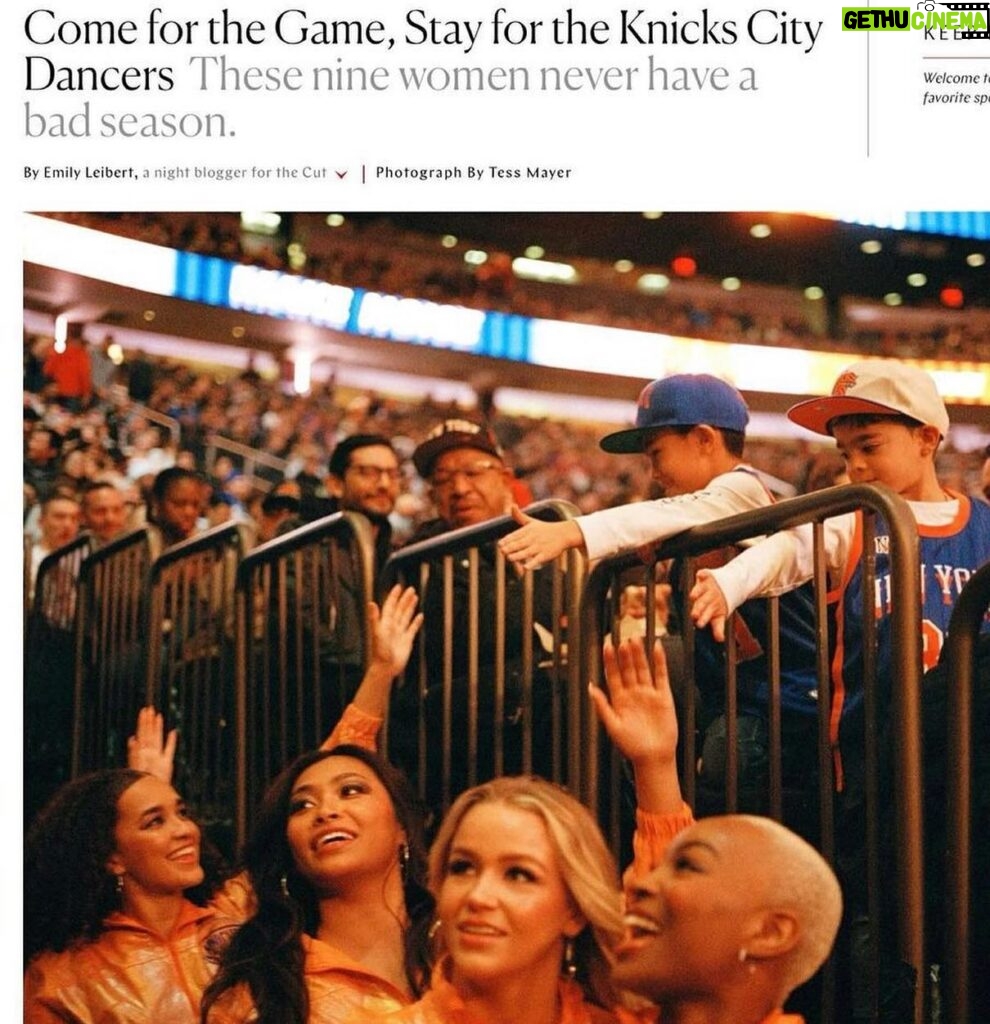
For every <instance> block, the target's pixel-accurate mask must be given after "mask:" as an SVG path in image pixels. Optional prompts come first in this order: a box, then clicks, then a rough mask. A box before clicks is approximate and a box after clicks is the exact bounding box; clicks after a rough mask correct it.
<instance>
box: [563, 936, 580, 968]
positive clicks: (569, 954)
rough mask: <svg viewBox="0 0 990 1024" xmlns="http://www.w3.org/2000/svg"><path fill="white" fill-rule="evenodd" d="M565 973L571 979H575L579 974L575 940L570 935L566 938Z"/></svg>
mask: <svg viewBox="0 0 990 1024" xmlns="http://www.w3.org/2000/svg"><path fill="white" fill-rule="evenodd" d="M564 974H565V975H566V977H567V978H569V979H573V978H574V976H575V975H576V974H577V964H576V963H575V962H574V940H573V939H572V938H571V937H570V936H569V935H568V936H567V938H566V939H564Z"/></svg>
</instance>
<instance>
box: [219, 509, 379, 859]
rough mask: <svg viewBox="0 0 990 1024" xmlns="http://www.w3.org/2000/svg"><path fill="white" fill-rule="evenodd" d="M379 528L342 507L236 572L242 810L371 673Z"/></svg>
mask: <svg viewBox="0 0 990 1024" xmlns="http://www.w3.org/2000/svg"><path fill="white" fill-rule="evenodd" d="M373 582H374V537H373V534H372V529H371V524H370V523H369V522H368V520H367V519H365V517H364V516H362V515H358V514H356V513H353V512H338V513H336V514H335V515H332V516H328V517H326V518H324V519H320V520H317V521H316V522H313V523H310V524H308V525H306V526H303V527H300V528H299V529H297V530H293V531H292V532H291V533H287V534H285V535H284V536H282V537H277V538H276V539H274V540H271V541H268V543H266V544H262V545H261V546H259V547H257V548H256V549H255V550H254V551H252V552H251V553H250V554H249V555H248V556H247V557H246V558H245V559H244V561H243V562H242V563H241V565H240V566H239V568H238V571H237V590H236V614H237V662H236V678H237V711H236V721H237V775H236V778H237V786H236V788H237V810H236V816H235V817H236V831H237V835H238V838H239V840H241V839H243V838H244V836H245V834H246V830H247V826H248V818H249V809H253V808H255V807H257V806H258V804H259V803H260V800H261V796H262V794H263V793H264V790H265V787H266V786H267V784H268V783H269V782H270V781H271V779H272V778H273V777H274V776H275V775H276V774H277V773H278V772H279V771H281V769H282V768H283V767H284V766H285V765H286V764H287V763H288V762H289V761H290V760H292V758H293V757H295V756H296V755H297V754H301V753H303V752H304V751H306V750H310V749H312V748H314V747H317V746H319V744H320V742H321V741H322V740H323V739H324V737H325V736H326V735H327V734H328V733H329V732H330V730H331V728H332V726H333V725H334V723H335V722H336V720H337V718H338V717H339V715H340V713H341V711H342V710H343V708H344V706H345V705H346V704H347V703H348V702H349V701H350V699H351V697H352V696H353V692H354V690H355V689H356V687H357V684H358V682H359V681H360V678H361V676H362V675H363V673H364V666H365V664H366V663H367V659H368V657H369V653H370V652H369V645H368V618H367V607H368V602H369V601H370V600H371V599H372V596H373Z"/></svg>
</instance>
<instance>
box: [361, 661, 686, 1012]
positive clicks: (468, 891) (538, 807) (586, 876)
mask: <svg viewBox="0 0 990 1024" xmlns="http://www.w3.org/2000/svg"><path fill="white" fill-rule="evenodd" d="M638 652H639V655H638V656H639V657H641V658H642V659H643V664H644V666H645V655H644V654H643V650H642V644H641V642H640V643H639V647H638ZM631 656H632V648H630V647H628V646H627V645H621V646H620V648H619V650H618V651H615V650H613V649H612V647H611V645H607V646H606V650H605V664H606V672H607V674H608V678H609V691H610V698H611V700H609V699H608V698H606V697H605V695H604V694H603V693H602V692H601V691H598V690H596V689H595V690H593V691H592V696H593V700H594V701H595V704H596V707H597V708H598V710H599V713H600V714H601V716H602V719H603V721H604V722H605V725H606V728H607V729H608V731H609V734H610V735H611V737H612V739H613V741H614V742H615V743H616V744H617V746H618V747H619V749H620V750H621V751H622V753H623V754H624V755H625V756H626V757H627V758H628V759H629V760H630V761H631V762H632V764H633V768H634V771H635V774H636V788H637V799H638V800H639V801H640V809H639V817H638V825H639V832H638V837H637V856H638V858H639V861H640V865H641V868H642V869H643V870H646V869H648V868H649V867H652V866H653V865H654V864H655V863H657V862H658V860H659V855H660V853H661V852H662V849H663V847H664V846H666V844H667V842H669V840H670V839H671V838H672V837H673V836H674V835H675V834H676V833H677V832H678V831H680V830H681V829H682V828H684V827H685V826H686V825H687V824H689V823H690V821H691V820H692V819H691V815H690V811H689V810H688V809H687V808H686V807H685V805H684V804H683V802H682V801H681V796H680V788H679V785H678V783H677V773H676V762H675V750H676V746H677V726H676V718H675V716H674V713H673V703H672V700H671V696H670V689H669V686H668V684H667V677H666V666H665V664H664V661H663V652H662V649H661V648H659V647H658V648H657V651H656V654H655V656H654V675H655V681H654V679H651V678H650V674H649V672H646V673H645V675H641V676H637V677H633V676H630V675H629V674H628V673H626V674H625V677H623V674H622V673H621V672H620V671H619V668H618V666H619V663H620V662H622V663H623V664H625V663H627V662H628V661H629V658H630V657H631ZM624 678H626V679H628V682H629V685H625V684H624V681H623V680H624ZM429 882H430V888H431V890H432V892H433V894H434V897H435V898H436V901H437V924H436V939H437V941H438V943H439V948H440V950H441V956H440V959H439V960H438V963H437V965H436V967H435V968H434V971H433V977H432V980H431V987H430V990H429V991H428V992H427V993H426V995H425V996H424V997H423V998H422V999H420V1000H419V1001H418V1002H416V1003H414V1004H412V1005H411V1006H408V1007H404V1008H403V1009H401V1010H399V1011H397V1012H395V1013H392V1014H388V1015H385V1016H384V1020H386V1021H388V1022H390V1024H501V1022H505V1021H512V1022H513V1024H608V1022H612V1021H616V1020H619V1019H621V1018H622V1016H624V1015H625V1014H626V1013H628V1012H629V1010H628V1008H627V1007H624V1005H623V1004H624V1003H625V1002H626V1001H625V1000H623V998H622V997H621V996H620V993H618V992H617V991H616V990H615V988H614V987H613V984H612V982H611V980H610V972H611V968H612V964H613V960H614V950H615V948H616V947H617V946H618V944H619V942H620V939H621V936H622V932H623V924H622V905H621V897H620V894H619V878H618V873H617V871H616V867H615V863H614V861H613V859H612V856H611V854H610V853H609V851H608V848H607V846H606V844H605V841H604V839H603V837H602V835H601V831H600V829H599V828H598V825H597V824H596V822H595V820H594V818H593V817H592V815H591V814H590V813H589V812H588V810H587V809H586V808H585V807H584V806H582V805H581V804H580V803H579V802H578V801H577V800H576V799H575V798H574V797H573V796H571V795H570V794H569V793H567V792H566V791H565V790H564V789H562V788H560V787H559V786H556V785H554V784H552V783H549V782H546V781H545V780H543V779H538V778H533V777H527V776H523V777H512V778H501V779H495V780H493V781H491V782H488V783H484V784H482V785H480V786H475V787H474V788H473V789H470V790H467V791H466V792H465V793H462V794H461V796H460V797H458V799H457V800H456V801H455V802H454V804H453V806H452V807H451V808H450V810H449V811H448V813H447V815H446V817H445V819H444V822H443V824H442V825H441V828H440V831H439V833H438V835H437V838H436V840H435V842H434V844H433V847H432V849H431V851H430V871H429ZM358 1019H360V1020H365V1021H371V1020H375V1019H376V1018H375V1017H374V1016H367V1015H365V1016H363V1017H360V1018H358ZM377 1019H382V1018H380V1017H379V1018H377Z"/></svg>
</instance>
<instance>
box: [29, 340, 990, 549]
mask: <svg viewBox="0 0 990 1024" xmlns="http://www.w3.org/2000/svg"><path fill="white" fill-rule="evenodd" d="M50 345H51V341H50V339H43V338H38V337H30V338H26V339H25V357H26V358H25V381H24V387H25V390H24V420H23V429H24V438H23V441H24V453H25V454H24V497H25V523H26V529H27V531H28V534H29V536H30V538H31V539H32V540H33V539H36V537H37V536H38V532H39V527H38V521H39V518H40V511H41V503H42V502H43V500H44V499H45V498H46V497H47V496H49V495H51V494H60V495H65V496H68V497H70V498H75V499H77V500H78V499H79V498H80V497H81V496H82V494H83V492H84V490H85V489H86V487H87V486H88V485H89V484H90V483H91V482H92V481H94V480H101V481H107V480H108V481H110V482H111V483H113V484H114V485H115V486H116V487H117V488H118V489H119V491H120V492H121V494H122V495H123V498H124V502H125V506H126V510H127V514H128V523H129V524H130V525H139V524H140V523H141V522H143V515H144V509H145V507H146V505H147V499H148V496H149V493H150V488H151V484H152V482H153V480H154V479H155V476H156V475H157V474H158V473H160V472H161V471H162V470H163V469H166V468H168V467H170V466H179V467H181V468H184V469H189V470H196V471H198V472H200V473H201V474H202V476H203V477H204V479H205V480H206V481H208V483H209V486H210V488H211V491H210V495H209V498H208V500H207V501H205V502H204V516H205V515H206V514H207V513H206V511H205V509H207V508H208V510H209V521H210V522H211V523H214V522H221V521H224V520H225V519H228V518H231V517H233V518H243V519H248V518H250V517H252V515H253V516H255V517H257V516H258V515H259V514H260V501H261V498H262V496H263V495H264V493H266V492H267V491H269V490H271V488H272V487H273V486H274V485H275V484H277V483H278V482H279V480H280V479H282V478H283V477H286V478H291V479H294V480H296V481H297V482H298V484H299V486H300V488H301V489H302V490H303V492H305V493H309V494H312V495H316V496H323V494H324V488H325V487H326V480H327V474H328V459H329V456H330V454H331V453H332V451H333V450H334V448H335V447H336V446H337V444H338V443H339V442H340V441H341V440H343V439H344V438H346V437H349V436H352V435H355V434H380V435H383V436H385V437H388V438H391V439H392V441H393V445H394V447H395V450H396V452H397V453H398V454H399V456H400V458H402V459H403V460H404V461H403V474H404V478H403V481H402V484H401V487H400V496H399V499H398V501H397V504H396V509H395V512H394V513H393V519H394V525H395V529H396V540H397V541H402V540H403V539H405V538H406V537H408V536H409V535H411V533H412V532H413V531H414V530H415V529H416V527H417V526H419V524H421V523H422V522H423V521H425V520H426V519H428V518H430V517H431V516H432V515H433V514H435V510H434V509H433V508H432V506H431V502H430V499H429V495H428V488H427V486H426V484H425V482H424V481H422V480H421V479H420V478H419V477H418V476H417V475H416V474H415V472H414V471H413V468H412V465H411V464H410V462H409V461H408V457H409V456H410V455H411V453H412V451H413V449H414V448H415V446H416V445H417V444H418V443H419V442H420V441H421V440H422V439H423V438H424V437H425V436H426V434H427V432H428V431H429V430H430V429H431V428H432V427H433V426H434V425H435V424H436V422H437V421H438V420H440V419H443V418H445V417H448V416H451V415H453V416H463V415H464V413H465V410H463V409H460V408H457V407H455V406H453V405H451V404H449V403H441V402H436V401H434V400H432V399H430V398H424V397H421V396H419V397H397V396H394V395H384V394H376V393H355V392H352V391H346V390H344V389H339V388H336V387H335V386H334V384H333V382H332V381H331V382H329V383H326V384H316V385H315V386H314V388H313V390H312V391H311V392H310V393H309V394H307V395H292V394H288V393H286V390H285V387H284V385H282V384H281V383H280V382H278V381H269V380H266V379H263V378H261V377H260V376H259V375H258V374H257V373H254V372H252V371H250V370H249V371H245V372H243V373H241V374H232V375H230V376H228V377H227V378H226V379H220V378H219V377H217V376H214V375H212V374H210V373H206V372H202V371H199V370H197V369H194V368H192V367H190V366H187V365H183V364H181V363H178V362H176V361H173V360H166V359H155V358H152V357H149V356H145V355H143V354H141V353H136V354H134V355H133V357H132V358H130V359H128V360H127V361H125V363H124V364H123V365H122V366H120V367H115V368H114V369H115V374H114V377H113V378H112V380H111V382H110V383H109V385H108V386H104V387H101V388H100V389H98V390H97V389H96V388H93V389H91V397H90V399H89V400H88V402H81V401H79V400H77V399H75V398H68V399H67V398H65V397H64V396H60V395H59V394H58V393H57V385H56V384H55V382H54V381H52V380H51V379H49V378H47V377H46V376H45V374H44V372H43V369H39V367H38V364H39V362H40V364H41V365H42V366H43V364H44V362H45V358H46V357H45V349H46V347H50ZM101 347H102V346H101V345H97V346H90V347H89V349H84V350H83V351H84V352H88V351H90V350H92V349H100V348H101ZM129 381H130V382H131V383H132V384H133V382H135V381H137V382H138V383H139V385H140V386H139V388H138V389H137V390H138V392H139V394H138V395H135V394H134V393H133V392H134V390H135V389H134V388H133V387H132V388H131V393H128V384H129ZM496 394H497V392H496ZM138 398H140V401H138V400H137V399H138ZM467 412H468V413H469V414H471V413H472V412H473V413H474V415H476V416H478V412H477V410H467ZM488 419H489V422H490V423H491V424H492V426H493V428H494V430H495V431H496V433H497V435H498V437H499V440H500V442H501V444H502V446H503V447H504V449H505V450H506V452H507V454H508V461H509V464H510V467H511V468H512V470H513V472H514V474H515V475H516V477H517V478H518V479H519V480H520V482H521V483H523V484H525V486H526V488H527V489H528V493H529V494H531V495H532V496H533V498H534V499H535V500H541V499H546V498H560V499H564V500H566V501H570V502H573V503H574V504H575V505H576V506H577V507H578V508H579V509H580V511H581V512H583V513H587V512H592V511H596V510H598V509H602V508H607V507H610V506H613V505H617V504H623V503H626V502H630V501H637V500H641V499H643V498H646V497H649V496H651V495H652V494H653V493H654V492H653V491H652V489H651V488H652V485H651V483H650V476H649V471H648V467H647V466H646V464H645V462H644V461H643V460H642V459H640V458H639V457H637V456H628V457H625V458H623V459H619V460H617V459H616V458H615V457H614V456H610V455H608V454H606V453H605V452H603V451H602V450H601V449H600V448H599V446H598V441H599V439H600V438H601V437H602V436H603V434H605V433H607V432H608V430H609V429H610V425H607V424H602V423H596V422H587V421H582V420H580V419H578V418H575V419H574V420H567V421H565V420H559V419H550V418H536V417H529V416H520V415H507V414H504V413H502V412H500V411H498V410H497V408H491V409H490V412H489V416H488ZM170 423H171V424H172V429H170V427H169V424H170ZM218 437H219V438H224V439H227V440H229V441H232V442H235V443H236V445H241V446H245V447H246V448H248V449H256V450H258V451H260V452H264V453H267V455H269V456H274V457H276V459H278V460H282V462H281V463H280V464H279V465H281V468H280V469H275V468H269V467H266V466H262V465H260V464H259V465H252V464H251V462H250V460H249V459H247V460H246V459H245V457H244V456H243V454H241V453H240V450H239V449H237V448H224V446H223V444H222V443H220V444H218V443H217V440H216V439H217V438H218ZM746 454H747V458H748V460H749V461H751V462H752V464H753V465H754V466H756V467H757V468H758V469H760V470H762V471H763V472H765V473H767V474H770V475H771V476H773V477H774V478H776V479H777V480H778V481H780V482H781V483H782V484H783V485H789V486H784V487H782V488H781V490H782V493H787V492H788V491H789V489H790V488H793V490H794V492H802V491H805V490H809V489H813V488H815V487H819V486H825V485H828V484H831V483H832V482H834V481H835V480H836V478H837V476H838V474H840V473H841V471H842V465H841V460H840V459H838V457H837V455H836V454H835V452H834V448H832V446H830V445H819V444H817V443H816V442H813V441H804V440H780V439H767V438H759V437H752V438H750V439H749V440H748V441H747V447H746ZM269 461H271V460H269ZM981 464H982V457H981V453H979V452H976V453H973V452H961V451H957V450H955V449H954V448H953V447H952V444H951V439H950V442H949V443H947V444H946V445H945V446H944V450H943V451H942V452H941V454H940V459H939V473H940V476H941V478H942V479H944V480H945V481H946V483H947V484H949V485H950V486H953V487H956V488H958V489H960V490H962V491H965V492H968V493H972V494H974V495H978V494H979V493H980V481H979V474H980V469H981Z"/></svg>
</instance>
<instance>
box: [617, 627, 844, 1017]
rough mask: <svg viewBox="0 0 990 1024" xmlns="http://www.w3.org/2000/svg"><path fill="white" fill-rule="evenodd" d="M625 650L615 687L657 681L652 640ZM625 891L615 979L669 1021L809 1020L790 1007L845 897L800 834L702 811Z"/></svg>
mask: <svg viewBox="0 0 990 1024" xmlns="http://www.w3.org/2000/svg"><path fill="white" fill-rule="evenodd" d="M618 653H619V657H618V658H609V657H606V659H605V667H606V677H607V680H608V685H609V690H610V692H614V691H615V690H616V689H618V688H621V689H625V690H630V689H632V690H635V688H637V687H641V686H646V685H648V683H649V679H650V675H649V670H648V667H647V661H646V656H645V653H644V652H643V646H642V640H641V639H640V638H635V639H632V640H628V641H625V642H623V644H622V645H621V646H620V649H619V652H618ZM606 724H608V723H607V722H606ZM638 863H640V862H638ZM625 890H626V916H625V925H626V935H625V939H624V941H623V942H622V944H621V945H620V947H619V948H618V950H617V952H616V957H617V962H616V965H615V967H614V969H613V972H612V980H613V982H614V983H615V984H616V985H617V986H618V987H620V988H623V989H628V990H631V991H633V992H636V993H638V994H639V995H642V996H645V997H646V998H647V999H649V1000H650V1002H652V1003H654V1004H656V1006H658V1007H659V1011H660V1012H659V1022H660V1024H798V1022H800V1021H801V1019H802V1018H801V1017H799V1016H796V1015H791V1014H784V1013H783V1012H782V1011H781V1007H782V1006H783V1005H784V1002H785V1000H786V999H787V997H788V996H789V995H790V993H791V992H792V991H793V990H794V989H795V988H797V986H798V985H800V984H802V983H803V982H804V981H807V980H808V979H809V978H810V977H811V976H812V975H813V974H814V973H815V972H816V971H817V970H818V968H819V967H820V966H821V964H822V963H823V962H824V961H825V959H826V958H827V957H828V954H829V951H830V950H831V948H832V943H833V942H834V940H835V934H836V931H837V930H838V927H839V918H840V916H841V913H842V897H841V894H840V891H839V883H838V881H837V880H836V878H835V875H834V874H833V872H832V869H831V868H830V867H829V866H828V864H827V863H826V862H825V860H824V859H823V858H822V856H821V855H820V854H819V853H818V852H817V851H816V850H815V849H814V848H813V847H811V846H810V845H809V844H808V843H806V842H805V841H804V840H803V839H801V838H800V837H799V836H797V835H795V834H794V833H793V832H791V831H790V830H789V829H787V828H785V827H784V826H783V825H780V824H778V823H777V822H775V821H772V820H771V819H769V818H760V817H755V816H750V815H741V814H734V815H724V816H720V817H713V818H703V819H701V820H700V821H697V822H695V823H694V824H693V825H691V826H690V827H688V828H686V829H684V830H683V831H681V832H680V833H679V834H678V835H677V836H676V837H675V838H674V839H673V841H672V842H670V844H669V845H668V846H667V848H666V849H665V850H664V852H663V857H662V859H661V860H660V862H659V863H658V864H657V865H656V866H654V867H652V869H650V870H645V871H644V870H643V867H642V865H641V863H640V866H639V868H637V864H634V865H633V869H632V870H631V871H630V872H629V873H627V876H626V879H625Z"/></svg>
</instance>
